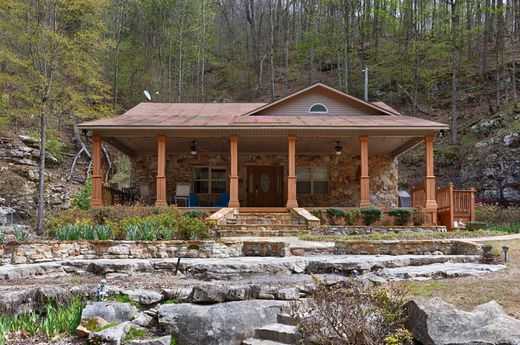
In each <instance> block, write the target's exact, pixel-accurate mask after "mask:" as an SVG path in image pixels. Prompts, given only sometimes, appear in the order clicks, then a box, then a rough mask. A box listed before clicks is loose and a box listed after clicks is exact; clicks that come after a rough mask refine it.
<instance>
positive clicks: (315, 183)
mask: <svg viewBox="0 0 520 345" xmlns="http://www.w3.org/2000/svg"><path fill="white" fill-rule="evenodd" d="M296 176H297V179H296V192H297V193H298V194H315V195H323V194H328V193H329V167H328V166H318V167H296Z"/></svg>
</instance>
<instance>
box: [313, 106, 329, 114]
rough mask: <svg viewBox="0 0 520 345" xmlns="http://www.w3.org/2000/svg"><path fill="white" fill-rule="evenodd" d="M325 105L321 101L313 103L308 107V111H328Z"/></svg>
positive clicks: (323, 112)
mask: <svg viewBox="0 0 520 345" xmlns="http://www.w3.org/2000/svg"><path fill="white" fill-rule="evenodd" d="M328 112H329V111H328V110H327V107H326V106H324V105H323V104H321V103H315V104H313V105H311V107H310V108H309V113H322V114H325V113H328Z"/></svg>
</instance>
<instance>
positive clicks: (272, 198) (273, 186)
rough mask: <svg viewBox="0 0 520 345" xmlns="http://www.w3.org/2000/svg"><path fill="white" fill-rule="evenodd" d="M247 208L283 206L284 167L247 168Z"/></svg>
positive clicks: (261, 166)
mask: <svg viewBox="0 0 520 345" xmlns="http://www.w3.org/2000/svg"><path fill="white" fill-rule="evenodd" d="M247 206H248V207H281V206H283V167H281V166H263V165H255V166H248V167H247Z"/></svg>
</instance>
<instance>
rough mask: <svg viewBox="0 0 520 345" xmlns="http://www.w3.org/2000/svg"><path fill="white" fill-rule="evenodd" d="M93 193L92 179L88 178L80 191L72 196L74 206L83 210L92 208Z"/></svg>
mask: <svg viewBox="0 0 520 345" xmlns="http://www.w3.org/2000/svg"><path fill="white" fill-rule="evenodd" d="M91 195H92V180H90V179H89V180H87V182H85V185H84V186H83V187H81V189H80V190H79V192H77V193H76V194H74V196H73V197H72V206H74V207H77V208H79V209H82V210H88V209H90V197H91Z"/></svg>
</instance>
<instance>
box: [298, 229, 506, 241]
mask: <svg viewBox="0 0 520 345" xmlns="http://www.w3.org/2000/svg"><path fill="white" fill-rule="evenodd" d="M506 234H507V232H504V231H498V230H477V231H460V230H459V231H449V232H432V233H420V232H418V233H373V234H369V235H310V234H299V236H298V237H299V238H300V240H304V241H325V242H335V241H358V240H365V241H371V240H372V241H381V240H442V239H456V238H474V237H489V236H500V235H506Z"/></svg>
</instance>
